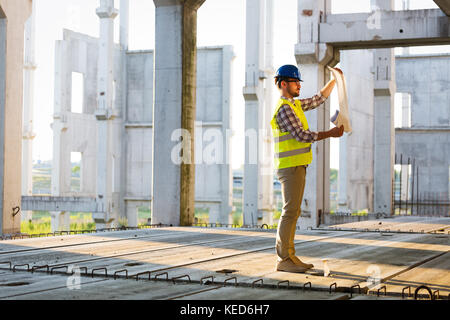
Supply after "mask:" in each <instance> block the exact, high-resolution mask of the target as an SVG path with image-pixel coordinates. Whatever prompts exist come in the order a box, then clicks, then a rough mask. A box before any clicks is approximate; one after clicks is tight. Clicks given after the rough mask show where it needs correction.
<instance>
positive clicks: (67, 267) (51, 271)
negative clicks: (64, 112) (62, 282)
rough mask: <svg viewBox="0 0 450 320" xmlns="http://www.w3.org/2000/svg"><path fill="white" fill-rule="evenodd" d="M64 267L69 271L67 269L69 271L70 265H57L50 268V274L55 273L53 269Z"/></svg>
mask: <svg viewBox="0 0 450 320" xmlns="http://www.w3.org/2000/svg"><path fill="white" fill-rule="evenodd" d="M62 268H66V269H67V270H66V273H67V271H69V266H67V265H65V266H56V267H53V268H51V269H50V274H53V270H56V269H62Z"/></svg>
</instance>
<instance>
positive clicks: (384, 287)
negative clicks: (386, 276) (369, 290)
mask: <svg viewBox="0 0 450 320" xmlns="http://www.w3.org/2000/svg"><path fill="white" fill-rule="evenodd" d="M381 289H384V295H386V294H387V292H386V286H381V287H380V288H378V290H377V297H379V296H380V290H381Z"/></svg>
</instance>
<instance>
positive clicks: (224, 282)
mask: <svg viewBox="0 0 450 320" xmlns="http://www.w3.org/2000/svg"><path fill="white" fill-rule="evenodd" d="M229 280H234V285H235V286H237V278H236V277H231V278H228V279H225V280H224V281H223V286H224V287H225V284H226V283H227V281H229Z"/></svg>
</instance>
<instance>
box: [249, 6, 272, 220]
mask: <svg viewBox="0 0 450 320" xmlns="http://www.w3.org/2000/svg"><path fill="white" fill-rule="evenodd" d="M268 9H269V10H268ZM246 10H247V11H246V12H247V15H246V58H245V61H246V62H245V87H244V88H243V95H244V99H245V133H246V140H245V163H244V195H243V214H244V224H245V225H253V224H259V223H260V220H261V219H262V217H263V213H266V214H271V213H272V210H273V200H272V198H273V197H272V194H273V171H272V165H273V164H272V162H273V156H272V145H271V139H270V137H271V132H270V118H271V116H272V114H271V111H272V110H273V107H274V106H273V105H272V101H270V100H266V99H267V98H268V99H271V97H272V96H271V90H272V89H271V88H270V86H273V81H272V79H273V71H272V70H271V69H272V68H273V66H272V65H271V64H272V61H273V58H272V53H273V51H272V49H271V47H272V45H273V30H272V29H273V17H272V11H273V2H272V1H267V0H265V1H259V0H247V6H246ZM265 79H268V81H265ZM265 82H266V88H267V90H264V84H265ZM267 82H268V83H267ZM269 114H270V115H269Z"/></svg>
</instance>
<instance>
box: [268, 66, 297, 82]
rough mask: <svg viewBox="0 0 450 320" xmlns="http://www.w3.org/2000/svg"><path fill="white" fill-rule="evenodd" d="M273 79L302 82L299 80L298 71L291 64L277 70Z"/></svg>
mask: <svg viewBox="0 0 450 320" xmlns="http://www.w3.org/2000/svg"><path fill="white" fill-rule="evenodd" d="M274 78H292V79H297V80H300V81H303V80H302V79H301V74H300V71H298V68H297V67H296V66H294V65H292V64H285V65H284V66H281V67H280V68H278V70H277V73H276V75H275V77H274Z"/></svg>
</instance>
